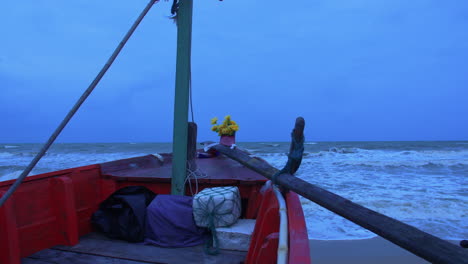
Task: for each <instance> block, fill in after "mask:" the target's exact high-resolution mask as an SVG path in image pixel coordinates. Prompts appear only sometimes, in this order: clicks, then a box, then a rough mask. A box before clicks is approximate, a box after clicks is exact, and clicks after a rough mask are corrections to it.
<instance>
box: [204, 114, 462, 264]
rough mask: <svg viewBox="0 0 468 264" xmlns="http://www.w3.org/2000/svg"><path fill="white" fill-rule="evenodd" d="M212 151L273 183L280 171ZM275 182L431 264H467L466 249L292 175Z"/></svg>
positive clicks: (236, 153) (238, 154)
mask: <svg viewBox="0 0 468 264" xmlns="http://www.w3.org/2000/svg"><path fill="white" fill-rule="evenodd" d="M300 124H301V121H300V118H298V120H297V121H296V126H295V128H294V130H293V135H297V136H300V135H302V131H303V129H304V126H302V127H301V126H300ZM302 124H303V123H302ZM295 140H299V138H295ZM212 148H213V149H215V150H217V151H219V152H220V153H222V154H224V155H226V156H227V157H229V158H231V159H233V160H236V161H238V162H239V163H241V164H242V165H244V166H246V167H248V168H250V169H252V170H254V171H256V172H257V173H259V174H261V175H263V176H265V177H266V178H268V179H272V176H273V175H275V174H276V173H277V172H278V171H279V170H278V169H276V168H274V167H272V166H271V165H270V164H268V163H267V162H266V161H264V160H262V159H259V158H256V157H253V156H250V155H249V154H248V153H247V152H245V151H242V150H240V149H237V148H235V149H231V148H229V147H226V146H223V145H219V144H218V145H216V146H213V147H212ZM275 178H276V183H277V184H278V185H280V186H282V187H285V188H287V189H289V190H292V191H294V192H296V193H298V194H299V195H301V196H303V197H305V198H307V199H309V200H311V201H312V202H314V203H317V204H318V205H320V206H322V207H325V208H326V209H328V210H330V211H332V212H334V213H336V214H338V215H340V216H342V217H344V218H346V219H348V220H350V221H351V222H353V223H356V224H358V225H360V226H362V227H364V228H366V229H368V230H370V231H372V232H374V233H375V234H377V235H379V236H381V237H383V238H385V239H387V240H389V241H390V242H392V243H394V244H396V245H398V246H400V247H402V248H404V249H406V250H408V251H410V252H411V253H413V254H415V255H417V256H419V257H421V258H423V259H425V260H427V261H430V262H432V263H453V264H462V263H468V251H467V250H466V249H463V248H461V247H458V246H456V245H453V244H451V243H449V242H447V241H444V240H442V239H440V238H438V237H435V236H433V235H430V234H428V233H426V232H424V231H421V230H419V229H417V228H415V227H413V226H410V225H408V224H405V223H402V222H400V221H398V220H396V219H393V218H391V217H388V216H386V215H383V214H380V213H378V212H375V211H373V210H370V209H368V208H366V207H364V206H361V205H359V204H356V203H353V202H352V201H350V200H348V199H345V198H343V197H341V196H339V195H336V194H334V193H332V192H329V191H327V190H325V189H322V188H320V187H318V186H316V185H314V184H311V183H308V182H306V181H304V180H302V179H299V178H297V177H294V176H292V175H291V174H287V173H285V174H280V175H279V176H277V177H275Z"/></svg>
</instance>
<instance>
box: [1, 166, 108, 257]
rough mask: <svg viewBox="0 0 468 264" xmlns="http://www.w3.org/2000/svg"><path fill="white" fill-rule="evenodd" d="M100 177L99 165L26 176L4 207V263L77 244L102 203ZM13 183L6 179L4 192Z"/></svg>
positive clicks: (2, 226) (2, 211)
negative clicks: (55, 247) (52, 248)
mask: <svg viewBox="0 0 468 264" xmlns="http://www.w3.org/2000/svg"><path fill="white" fill-rule="evenodd" d="M99 178H100V167H99V165H92V166H86V167H80V168H75V169H68V170H62V171H56V172H51V173H45V174H41V175H37V176H33V177H30V178H29V177H28V178H26V180H25V181H24V183H22V184H21V186H20V187H19V188H18V189H17V191H16V192H15V193H14V194H13V196H12V197H10V199H9V200H8V201H7V203H6V204H5V205H4V206H2V207H1V208H0V228H1V229H2V230H0V231H1V233H2V236H0V244H1V245H2V246H1V247H0V260H1V261H0V263H20V262H19V261H20V258H21V257H26V256H29V255H30V254H32V253H35V252H37V251H39V250H42V249H45V248H49V247H52V246H55V245H73V244H76V243H77V242H78V234H85V233H87V232H89V231H90V230H91V229H90V223H89V219H90V215H91V214H92V212H93V211H94V210H95V208H97V204H99V202H100V200H99V192H100V188H99ZM13 182H14V181H7V182H2V183H1V185H0V194H2V192H6V190H8V188H9V187H10V186H11V184H13ZM77 191H78V192H80V193H79V194H77ZM78 206H79V208H78ZM78 223H81V226H79V225H78ZM3 229H4V230H3ZM3 234H6V235H3ZM3 245H6V246H3ZM12 259H14V260H12Z"/></svg>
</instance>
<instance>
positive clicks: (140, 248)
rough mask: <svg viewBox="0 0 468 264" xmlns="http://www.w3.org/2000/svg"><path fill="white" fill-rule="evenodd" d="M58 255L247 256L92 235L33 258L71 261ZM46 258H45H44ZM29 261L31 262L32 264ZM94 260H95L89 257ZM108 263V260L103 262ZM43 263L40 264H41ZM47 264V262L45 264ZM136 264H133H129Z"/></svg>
mask: <svg viewBox="0 0 468 264" xmlns="http://www.w3.org/2000/svg"><path fill="white" fill-rule="evenodd" d="M58 252H69V253H78V254H81V255H80V259H81V258H82V257H81V256H99V257H107V258H110V259H115V260H114V261H117V259H118V260H119V261H120V260H122V261H123V260H128V261H134V262H135V263H140V262H143V263H174V264H178V263H206V264H216V263H226V264H231V263H232V264H239V263H241V262H242V261H244V259H245V256H246V254H247V252H243V251H230V250H220V254H219V255H217V256H211V255H207V254H205V252H204V245H199V246H195V247H187V248H160V247H155V246H150V245H143V244H139V243H127V242H125V241H121V240H111V239H108V238H106V237H104V236H102V235H100V234H96V233H91V234H88V235H86V236H83V237H81V238H80V243H79V244H78V245H75V246H56V247H54V248H52V249H49V250H43V251H40V252H38V253H36V254H34V255H32V256H31V258H37V259H40V260H41V261H47V260H48V258H46V257H45V256H49V257H51V258H49V259H51V260H52V261H54V259H55V257H54V256H55V255H60V256H57V257H56V258H57V259H58V258H59V257H62V255H63V256H64V257H69V256H67V255H66V254H59V253H58ZM41 254H42V255H41ZM31 258H29V259H28V260H27V261H31ZM89 258H91V257H89ZM102 261H107V260H104V259H103V260H102ZM26 263H27V264H30V263H31V264H32V263H34V262H24V263H23V264H26ZM39 263H41V262H38V264H39ZM45 263H47V262H45ZM51 263H70V264H75V263H77V264H78V263H79V264H81V263H101V262H94V261H90V262H64V261H57V262H51ZM102 263H125V264H126V263H127V262H102ZM128 263H129V264H133V263H132V262H128ZM41 264H42V263H41Z"/></svg>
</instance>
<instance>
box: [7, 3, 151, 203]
mask: <svg viewBox="0 0 468 264" xmlns="http://www.w3.org/2000/svg"><path fill="white" fill-rule="evenodd" d="M156 1H157V0H151V1H150V2H149V3H148V5H146V7H145V9H144V10H143V11H142V12H141V14H140V16H139V17H138V18H137V20H136V21H135V22H134V23H133V25H132V27H131V28H130V30H129V31H128V32H127V34H126V35H125V36H124V38H123V39H122V41H121V42H120V43H119V45H118V46H117V48H116V49H115V50H114V52H113V53H112V55H111V56H110V58H109V59H108V60H107V62H106V64H105V65H104V67H103V68H102V69H101V71H100V72H99V73H98V75H97V76H96V78H94V80H93V82H92V83H91V84H90V85H89V87H88V89H86V91H85V92H84V93H83V94H82V95H81V97H80V99H78V101H77V102H76V103H75V105H74V106H73V108H72V109H71V110H70V112H68V114H67V116H65V118H64V119H63V120H62V122H61V123H60V125H59V126H58V127H57V128H56V129H55V131H54V133H53V134H52V135H51V136H50V138H49V140H48V141H47V142H46V143H45V144H44V146H43V147H42V149H41V150H40V151H39V152H38V153H37V155H36V156H35V157H34V159H33V160H32V161H31V163H29V165H28V167H26V169H25V170H24V171H23V172H22V173H21V175H20V176H19V177H18V179H17V180H16V181H15V183H13V185H12V186H11V187H10V188H9V189H8V191H7V192H6V193H5V195H3V196H2V198H0V207H1V206H2V205H3V204H4V203H5V202H6V201H7V200H8V198H9V197H10V196H11V195H12V194H13V193H14V192H15V191H16V189H17V188H18V187H19V186H20V184H21V182H23V180H24V178H26V176H28V174H29V173H30V172H31V170H32V169H33V168H34V166H36V164H37V163H38V162H39V160H40V159H41V158H42V156H44V154H45V153H46V152H47V150H48V149H49V147H50V146H51V145H52V143H54V141H55V139H57V137H58V136H59V135H60V133H61V132H62V130H63V129H64V128H65V126H66V125H67V124H68V122H69V121H70V119H71V118H72V117H73V116H74V115H75V113H76V112H77V111H78V109H79V108H80V106H81V105H82V104H83V103H84V101H85V100H86V98H88V96H89V95H90V94H91V92H92V91H93V90H94V88H95V87H96V86H97V85H98V83H99V81H100V80H101V79H102V77H103V76H104V74H105V73H106V72H107V70H108V69H109V68H110V66H111V65H112V63H113V62H114V60H115V58H117V55H119V53H120V51H121V50H122V48H123V47H124V46H125V43H127V41H128V39H129V38H130V36H131V35H132V34H133V32H134V31H135V29H136V28H137V27H138V25H139V24H140V22H141V21H142V20H143V18H144V17H145V15H146V14H147V13H148V11H149V10H150V8H151V7H152V6H153V4H154V3H155V2H156Z"/></svg>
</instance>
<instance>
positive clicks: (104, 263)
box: [21, 249, 148, 264]
mask: <svg viewBox="0 0 468 264" xmlns="http://www.w3.org/2000/svg"><path fill="white" fill-rule="evenodd" d="M51 263H54V264H91V263H92V264H142V263H144V264H147V263H148V262H141V261H132V260H126V259H117V258H111V257H102V256H95V255H89V254H80V253H75V252H67V251H61V250H56V249H46V250H42V251H39V252H37V253H35V254H33V255H31V256H29V257H27V258H24V259H22V261H21V264H51Z"/></svg>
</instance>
